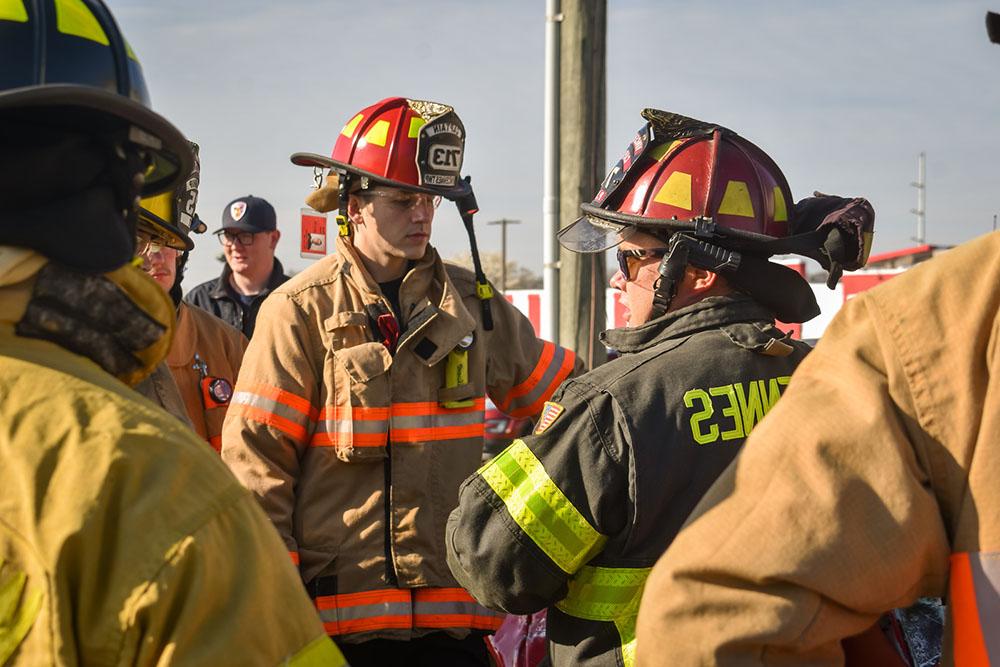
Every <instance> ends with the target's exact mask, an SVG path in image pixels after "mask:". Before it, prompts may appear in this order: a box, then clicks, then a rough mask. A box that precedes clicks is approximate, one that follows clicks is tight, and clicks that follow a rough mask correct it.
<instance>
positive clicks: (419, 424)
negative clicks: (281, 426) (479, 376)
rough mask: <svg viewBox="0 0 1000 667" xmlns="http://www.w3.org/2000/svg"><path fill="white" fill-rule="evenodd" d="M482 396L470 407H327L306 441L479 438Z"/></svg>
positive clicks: (365, 443)
mask: <svg viewBox="0 0 1000 667" xmlns="http://www.w3.org/2000/svg"><path fill="white" fill-rule="evenodd" d="M485 410H486V398H485V397H484V396H480V397H478V398H476V399H475V400H474V402H473V404H472V405H471V406H468V407H464V408H457V409H454V408H445V407H442V406H441V405H440V404H438V403H435V402H426V401H425V402H412V403H395V404H393V405H392V406H391V407H378V408H372V407H363V406H356V407H344V406H328V407H326V408H323V409H322V410H321V411H320V412H319V421H318V422H317V424H316V430H315V433H313V437H312V440H311V441H310V444H311V445H312V446H314V447H337V446H352V447H384V446H385V445H386V444H387V442H388V439H389V437H390V434H391V438H392V441H393V442H435V441H440V440H461V439H466V438H482V437H483V435H484V434H485V423H484V417H485Z"/></svg>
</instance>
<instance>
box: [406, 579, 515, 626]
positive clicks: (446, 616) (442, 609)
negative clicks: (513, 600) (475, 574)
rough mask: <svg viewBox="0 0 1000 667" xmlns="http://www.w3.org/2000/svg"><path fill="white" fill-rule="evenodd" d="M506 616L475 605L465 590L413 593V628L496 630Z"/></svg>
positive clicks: (431, 589) (449, 589) (422, 590)
mask: <svg viewBox="0 0 1000 667" xmlns="http://www.w3.org/2000/svg"><path fill="white" fill-rule="evenodd" d="M505 616H506V615H505V614H503V613H501V612H496V611H493V610H492V609H488V608H486V607H484V606H482V605H481V604H479V603H478V602H476V601H475V599H474V598H473V597H472V596H471V595H469V592H468V591H466V590H465V589H464V588H417V589H414V591H413V625H414V626H415V627H419V628H472V629H475V630H497V629H499V628H500V625H501V624H502V623H503V619H504V617H505Z"/></svg>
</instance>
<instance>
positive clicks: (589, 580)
mask: <svg viewBox="0 0 1000 667" xmlns="http://www.w3.org/2000/svg"><path fill="white" fill-rule="evenodd" d="M651 569H652V568H649V567H641V568H640V567H621V568H619V567H591V566H589V565H585V566H584V567H582V568H581V569H580V571H579V572H577V574H576V576H575V577H573V578H572V579H570V580H569V593H567V595H566V597H565V598H564V599H563V600H561V601H560V602H557V603H556V607H558V608H559V609H561V610H562V611H564V612H566V613H567V614H569V615H570V616H576V617H577V618H586V619H589V620H591V621H613V620H615V619H616V618H618V617H619V616H622V615H625V614H628V613H629V610H633V611H635V610H638V601H639V599H640V598H641V597H642V587H643V586H645V584H646V577H648V576H649V571H650V570H651ZM633 606H634V609H633Z"/></svg>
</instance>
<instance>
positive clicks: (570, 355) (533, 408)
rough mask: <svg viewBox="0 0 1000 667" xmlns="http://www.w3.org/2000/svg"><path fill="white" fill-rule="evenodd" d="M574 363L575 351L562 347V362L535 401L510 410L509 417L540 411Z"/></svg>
mask: <svg viewBox="0 0 1000 667" xmlns="http://www.w3.org/2000/svg"><path fill="white" fill-rule="evenodd" d="M575 365H576V353H574V352H573V351H572V350H566V349H565V348H564V354H563V358H562V363H561V364H560V365H559V366H558V367H557V368H556V371H555V374H554V376H553V377H552V380H551V382H549V383H548V384H547V385H546V386H545V388H544V389H542V391H541V393H539V394H538V395H537V397H536V398H535V402H534V403H531V404H530V405H528V406H526V407H522V408H515V409H513V410H512V412H511V417H533V416H535V415H537V414H539V413H540V412H541V411H542V408H543V407H544V406H545V401H547V400H549V399H550V398H552V394H554V393H555V391H556V389H558V388H559V385H561V384H562V383H563V382H564V381H565V380H566V378H568V377H569V374H570V373H572V372H573V366H575Z"/></svg>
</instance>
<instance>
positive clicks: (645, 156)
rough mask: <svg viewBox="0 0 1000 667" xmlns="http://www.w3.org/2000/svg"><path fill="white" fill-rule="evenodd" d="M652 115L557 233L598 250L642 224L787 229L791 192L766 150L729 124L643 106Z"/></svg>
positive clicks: (758, 237) (763, 236) (783, 232)
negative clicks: (593, 193)
mask: <svg viewBox="0 0 1000 667" xmlns="http://www.w3.org/2000/svg"><path fill="white" fill-rule="evenodd" d="M642 115H643V117H644V118H646V120H647V121H649V122H648V123H647V124H646V125H645V126H644V127H643V128H642V129H641V130H640V131H639V133H638V134H637V135H636V137H635V139H634V140H633V141H632V142H631V143H630V144H629V146H628V149H627V150H626V153H625V155H624V157H623V158H622V159H621V160H620V161H619V162H618V164H617V165H616V166H615V167H614V169H612V170H611V172H610V173H609V174H608V175H607V177H606V178H605V180H604V182H603V183H602V185H601V188H600V190H599V191H598V193H597V195H596V196H595V197H594V200H593V201H592V202H591V203H590V204H584V205H583V206H582V207H581V208H582V209H583V212H584V215H583V217H581V218H580V219H579V220H577V221H576V222H575V223H573V224H572V225H570V226H568V227H567V228H566V229H564V230H562V231H561V232H560V234H559V241H560V243H562V244H563V245H564V246H565V247H567V248H569V249H570V250H574V251H577V252H599V251H602V250H606V249H608V248H611V247H614V246H616V245H618V244H619V243H621V242H622V241H624V240H625V239H626V238H628V236H630V235H631V234H633V233H635V231H636V230H637V229H641V230H643V231H646V232H651V233H654V234H658V235H661V236H662V235H665V234H670V233H673V232H679V231H694V230H695V229H696V227H698V226H699V225H700V226H701V229H702V230H703V231H705V232H709V233H711V234H712V235H713V236H715V237H717V239H718V241H719V242H720V244H721V245H730V244H732V243H730V244H727V243H726V241H727V240H728V241H730V242H734V243H735V245H739V246H743V247H747V246H753V245H755V242H760V241H766V240H773V239H776V238H784V237H787V236H790V235H791V233H792V231H791V230H792V228H793V222H794V221H793V220H791V217H792V216H793V215H794V208H793V206H794V200H793V199H792V194H791V191H790V189H789V187H788V182H787V181H786V180H785V177H784V175H783V174H782V173H781V170H780V169H779V168H778V166H777V165H776V164H775V163H774V161H773V160H772V159H771V158H770V157H768V155H767V154H766V153H765V152H764V151H762V150H761V149H760V148H758V147H757V146H756V145H754V144H753V143H751V142H749V141H747V140H746V139H744V138H743V137H741V136H739V135H738V134H736V133H735V132H733V131H732V130H729V129H726V128H724V127H721V126H719V125H715V124H711V123H704V122H702V121H697V120H694V119H692V118H687V117H685V116H681V115H679V114H672V113H669V112H663V111H658V110H656V109H646V110H644V111H643V112H642Z"/></svg>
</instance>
